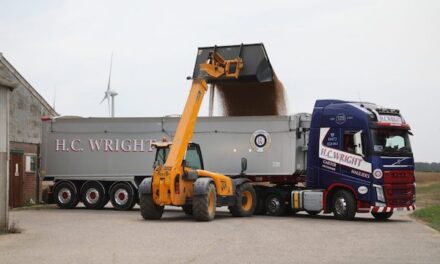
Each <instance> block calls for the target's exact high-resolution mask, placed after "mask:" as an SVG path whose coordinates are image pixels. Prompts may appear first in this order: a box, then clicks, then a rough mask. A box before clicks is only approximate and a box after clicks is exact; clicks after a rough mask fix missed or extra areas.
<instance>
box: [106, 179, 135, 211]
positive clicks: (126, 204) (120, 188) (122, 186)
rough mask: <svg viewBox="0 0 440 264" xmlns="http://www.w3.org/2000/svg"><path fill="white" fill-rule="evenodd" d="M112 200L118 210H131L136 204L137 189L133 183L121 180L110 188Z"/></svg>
mask: <svg viewBox="0 0 440 264" xmlns="http://www.w3.org/2000/svg"><path fill="white" fill-rule="evenodd" d="M110 201H111V203H112V205H113V208H115V209H116V210H131V209H132V208H133V206H134V205H135V204H136V196H135V190H134V188H133V187H132V186H131V184H129V183H126V182H119V183H117V184H115V185H114V186H113V187H112V188H111V190H110Z"/></svg>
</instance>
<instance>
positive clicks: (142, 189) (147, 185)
mask: <svg viewBox="0 0 440 264" xmlns="http://www.w3.org/2000/svg"><path fill="white" fill-rule="evenodd" d="M151 181H152V178H151V177H147V178H145V179H143V180H142V182H141V184H139V189H138V192H139V196H140V195H142V194H151Z"/></svg>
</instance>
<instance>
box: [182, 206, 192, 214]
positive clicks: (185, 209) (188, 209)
mask: <svg viewBox="0 0 440 264" xmlns="http://www.w3.org/2000/svg"><path fill="white" fill-rule="evenodd" d="M182 209H183V212H184V213H185V214H186V215H193V206H192V204H185V205H182Z"/></svg>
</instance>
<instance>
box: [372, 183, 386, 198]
mask: <svg viewBox="0 0 440 264" xmlns="http://www.w3.org/2000/svg"><path fill="white" fill-rule="evenodd" d="M373 186H374V187H375V188H376V195H377V200H378V201H381V202H385V195H384V194H383V188H382V186H380V185H376V184H374V185H373Z"/></svg>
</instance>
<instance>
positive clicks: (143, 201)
mask: <svg viewBox="0 0 440 264" xmlns="http://www.w3.org/2000/svg"><path fill="white" fill-rule="evenodd" d="M139 206H140V208H141V215H142V217H143V218H144V219H145V220H157V219H160V218H161V217H162V214H163V208H164V207H163V206H159V205H156V204H155V203H154V201H153V197H152V196H151V194H142V195H141V196H140V197H139Z"/></svg>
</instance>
